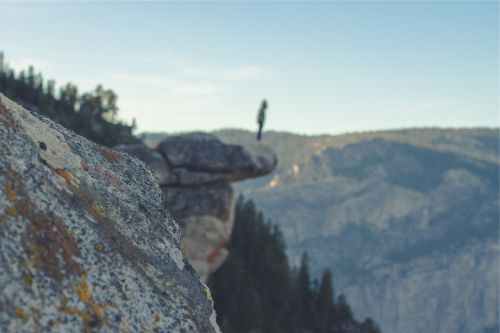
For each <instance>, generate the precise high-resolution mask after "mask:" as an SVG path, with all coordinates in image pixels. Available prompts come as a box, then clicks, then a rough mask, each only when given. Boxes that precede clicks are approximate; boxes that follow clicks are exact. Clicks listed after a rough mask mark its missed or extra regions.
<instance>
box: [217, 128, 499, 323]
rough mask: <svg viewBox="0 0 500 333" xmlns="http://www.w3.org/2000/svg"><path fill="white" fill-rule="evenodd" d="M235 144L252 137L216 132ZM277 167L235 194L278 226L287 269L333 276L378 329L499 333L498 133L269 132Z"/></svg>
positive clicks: (360, 314) (341, 290)
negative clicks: (305, 263)
mask: <svg viewBox="0 0 500 333" xmlns="http://www.w3.org/2000/svg"><path fill="white" fill-rule="evenodd" d="M216 135H217V136H218V137H219V138H221V139H222V140H223V141H226V142H231V143H239V144H244V143H246V142H251V141H254V140H255V138H254V133H250V132H245V131H238V130H226V131H220V132H217V133H216ZM264 143H265V144H267V145H270V146H271V147H272V148H273V149H274V150H275V151H276V152H277V154H278V158H279V160H280V162H279V165H278V168H277V169H276V171H275V172H274V174H272V175H270V176H268V177H267V178H266V179H263V180H260V181H252V182H242V183H240V184H239V189H240V190H241V191H242V192H244V194H245V196H247V197H249V198H251V199H253V200H254V201H255V203H256V206H257V207H258V208H259V209H260V210H262V211H263V213H264V214H265V216H266V217H269V218H270V219H271V220H272V221H273V222H274V223H277V224H279V226H280V227H281V229H282V231H283V234H284V236H285V240H286V243H287V247H288V255H289V257H290V259H291V261H292V263H297V264H298V261H299V258H300V255H301V254H302V252H303V251H307V252H308V253H309V255H310V258H311V267H312V270H313V272H315V274H316V276H318V274H319V272H320V271H321V270H322V269H323V268H324V267H330V268H332V269H333V272H334V280H335V286H336V288H337V290H336V291H337V293H344V294H346V296H347V299H348V301H349V304H351V305H352V307H353V310H354V313H355V315H356V316H358V317H360V318H361V317H366V316H370V317H372V318H374V319H375V320H376V321H377V322H378V323H379V324H380V326H381V328H382V331H383V332H385V333H401V332H405V333H417V332H433V333H434V332H435V333H440V332H442V333H471V332H479V333H489V332H498V330H499V319H498V311H499V284H498V281H499V238H498V237H499V208H500V207H499V202H500V201H499V130H498V129H455V130H448V129H409V130H400V131H384V132H369V133H359V134H346V135H338V136H300V135H294V134H290V133H279V132H268V133H265V134H264Z"/></svg>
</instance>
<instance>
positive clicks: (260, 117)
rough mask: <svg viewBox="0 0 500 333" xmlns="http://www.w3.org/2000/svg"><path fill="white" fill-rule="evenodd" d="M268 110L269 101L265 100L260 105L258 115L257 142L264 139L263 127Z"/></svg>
mask: <svg viewBox="0 0 500 333" xmlns="http://www.w3.org/2000/svg"><path fill="white" fill-rule="evenodd" d="M266 109H267V101H266V100H265V99H264V100H262V103H261V104H260V109H259V113H258V114H257V124H259V131H258V132H257V141H260V139H261V138H262V127H263V126H264V120H266Z"/></svg>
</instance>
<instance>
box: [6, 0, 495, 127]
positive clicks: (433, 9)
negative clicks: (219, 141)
mask: <svg viewBox="0 0 500 333" xmlns="http://www.w3.org/2000/svg"><path fill="white" fill-rule="evenodd" d="M0 50H3V51H4V53H5V56H6V60H7V61H8V62H9V63H10V65H11V66H12V67H13V68H15V69H21V68H25V67H27V66H28V65H29V64H33V65H35V68H37V69H39V70H41V71H42V73H43V74H44V77H45V78H54V79H56V81H57V82H58V83H65V82H67V81H71V82H73V83H76V84H77V85H78V86H79V87H80V88H81V89H80V90H81V91H82V90H89V89H92V88H93V87H95V86H96V85H97V84H98V83H102V84H103V85H104V86H105V87H107V88H111V89H113V90H114V91H115V92H116V93H117V94H118V96H119V99H118V104H119V107H120V115H121V118H123V119H125V120H130V119H132V117H135V118H136V120H137V123H138V129H139V132H140V131H167V132H174V131H187V130H197V129H200V130H212V129H218V128H227V127H232V128H245V129H251V130H254V129H255V128H256V123H255V122H256V120H255V118H256V112H257V109H258V106H259V104H260V102H261V100H262V98H266V99H267V100H268V101H269V109H268V118H267V123H266V126H265V127H267V129H275V130H286V131H291V132H298V133H307V134H319V133H342V132H347V131H350V132H351V131H361V130H372V129H388V128H400V127H416V126H441V127H458V126H467V127H468V126H490V127H491V126H498V125H499V100H498V98H499V75H500V73H499V59H500V56H499V5H498V3H497V2H496V1H492V2H478V1H473V2H451V1H446V2H431V1H427V2H424V1H418V2H408V1H399V2H396V1H392V2H238V3H234V2H233V3H231V2H209V3H207V2H204V3H202V2H191V3H174V2H162V3H160V2H146V3H145V2H135V3H133V2H126V3H125V2H123V3H117V2H109V3H95V2H88V3H56V2H52V3H5V2H0Z"/></svg>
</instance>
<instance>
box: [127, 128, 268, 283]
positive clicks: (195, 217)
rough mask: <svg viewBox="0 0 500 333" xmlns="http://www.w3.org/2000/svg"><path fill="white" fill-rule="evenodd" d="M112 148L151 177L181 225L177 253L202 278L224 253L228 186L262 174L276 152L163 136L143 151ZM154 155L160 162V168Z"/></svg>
mask: <svg viewBox="0 0 500 333" xmlns="http://www.w3.org/2000/svg"><path fill="white" fill-rule="evenodd" d="M117 148H118V149H120V150H123V151H126V152H128V153H130V154H133V155H135V156H136V157H138V158H139V159H141V160H142V161H143V162H145V163H146V164H147V165H148V166H150V167H151V169H152V170H153V171H154V172H155V173H156V174H157V178H158V179H159V182H160V186H161V189H162V191H163V193H164V195H165V199H166V205H167V208H168V210H169V211H170V212H171V213H172V215H173V216H174V217H175V219H176V221H178V222H179V224H180V225H181V227H182V243H181V246H182V249H183V250H184V251H186V253H187V254H188V256H189V259H190V261H191V263H192V265H193V267H194V268H195V269H196V272H197V273H198V274H199V275H200V277H201V278H202V279H203V280H206V279H207V278H208V276H209V274H210V273H211V272H214V271H215V270H216V269H217V268H218V267H219V266H220V265H221V264H222V263H223V262H224V260H225V258H226V257H227V255H228V252H227V250H226V249H225V248H224V247H225V245H226V244H227V243H228V242H229V238H230V235H231V231H232V226H233V220H232V216H233V210H234V197H233V190H232V187H231V185H230V182H233V181H238V180H243V179H248V178H254V177H259V176H263V175H267V174H269V173H270V172H272V171H273V170H274V168H275V166H276V164H277V158H276V154H275V153H274V152H273V151H272V150H271V149H270V148H268V147H267V146H265V145H260V144H247V145H244V146H240V145H229V144H224V143H222V142H221V141H219V139H217V138H216V137H215V136H213V135H211V134H206V133H188V134H182V135H174V136H168V137H166V138H164V139H163V140H162V141H160V142H159V144H157V145H156V146H155V148H154V149H151V150H149V151H148V148H146V146H144V145H130V146H119V147H117ZM160 153H161V155H160ZM153 156H154V158H153ZM157 156H163V157H164V158H165V160H164V162H163V164H162V163H159V162H158V161H157V160H158V158H157ZM161 165H164V166H163V167H160V168H158V166H161Z"/></svg>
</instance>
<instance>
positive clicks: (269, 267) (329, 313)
mask: <svg viewBox="0 0 500 333" xmlns="http://www.w3.org/2000/svg"><path fill="white" fill-rule="evenodd" d="M55 87H56V84H55V81H54V80H47V81H45V80H44V78H43V76H42V74H41V73H40V72H36V71H35V69H34V68H33V66H30V67H29V68H28V69H27V70H22V71H20V72H19V73H16V72H15V71H14V70H12V69H10V68H8V66H7V65H6V63H5V62H4V56H3V53H2V52H0V92H1V93H3V94H4V95H5V96H7V97H8V98H10V99H12V100H13V101H15V102H17V103H19V104H20V105H22V106H24V107H25V108H27V109H29V110H30V111H32V112H35V113H39V114H41V115H43V116H46V117H48V118H50V119H52V120H53V121H55V122H57V123H59V124H61V125H63V126H64V127H66V128H69V129H71V130H73V131H74V132H75V133H77V134H79V135H81V136H84V137H86V138H88V139H90V140H92V141H94V142H96V143H98V144H101V145H104V146H108V147H112V146H114V145H117V144H126V143H135V142H138V141H139V140H138V139H137V138H136V137H135V136H134V135H133V134H132V132H133V129H134V127H135V124H130V125H129V124H126V123H124V122H122V121H119V120H118V107H117V98H118V96H117V95H116V94H115V93H114V92H113V91H112V90H111V89H104V88H103V87H102V86H101V85H98V86H97V87H96V88H95V89H94V90H93V91H90V92H85V93H79V92H78V88H77V87H76V86H75V85H74V84H71V83H67V84H65V85H63V86H61V87H60V88H59V89H58V92H56V91H55V90H56V88H55ZM229 251H230V255H229V257H228V260H227V261H226V262H225V263H224V264H223V266H222V267H221V268H220V269H219V270H218V271H217V272H216V273H214V274H213V275H212V276H211V277H210V279H209V282H208V283H209V286H210V289H211V290H212V294H213V300H214V306H215V309H216V312H217V321H218V323H219V325H220V326H221V329H222V331H223V332H225V333H244V332H245V333H250V332H253V333H261V332H262V333H264V332H269V333H271V332H283V333H288V332H289V333H306V332H311V333H312V332H314V333H379V332H380V330H379V329H378V327H377V325H376V324H375V322H374V321H373V320H372V319H370V318H367V319H366V320H365V321H364V322H362V323H360V322H358V321H356V320H355V319H354V318H353V316H352V313H351V310H350V307H349V305H348V304H347V301H346V299H345V297H344V296H343V295H339V296H338V297H337V298H335V297H334V295H335V294H334V288H333V284H332V273H331V272H330V271H329V270H325V271H324V273H323V276H322V278H321V281H316V280H314V281H311V278H310V274H309V266H308V257H307V254H304V256H303V258H302V262H301V266H300V267H299V268H298V269H292V268H290V266H289V263H288V259H287V257H286V254H285V244H284V241H283V237H282V235H281V233H280V231H279V229H278V227H277V226H274V225H272V224H271V223H270V222H265V221H264V217H263V216H262V214H261V213H258V212H257V210H256V208H255V206H254V204H253V202H251V201H247V202H246V201H245V200H244V199H243V198H241V197H240V198H239V200H238V203H237V205H236V213H235V224H234V229H233V234H232V239H231V243H230V245H229Z"/></svg>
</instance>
